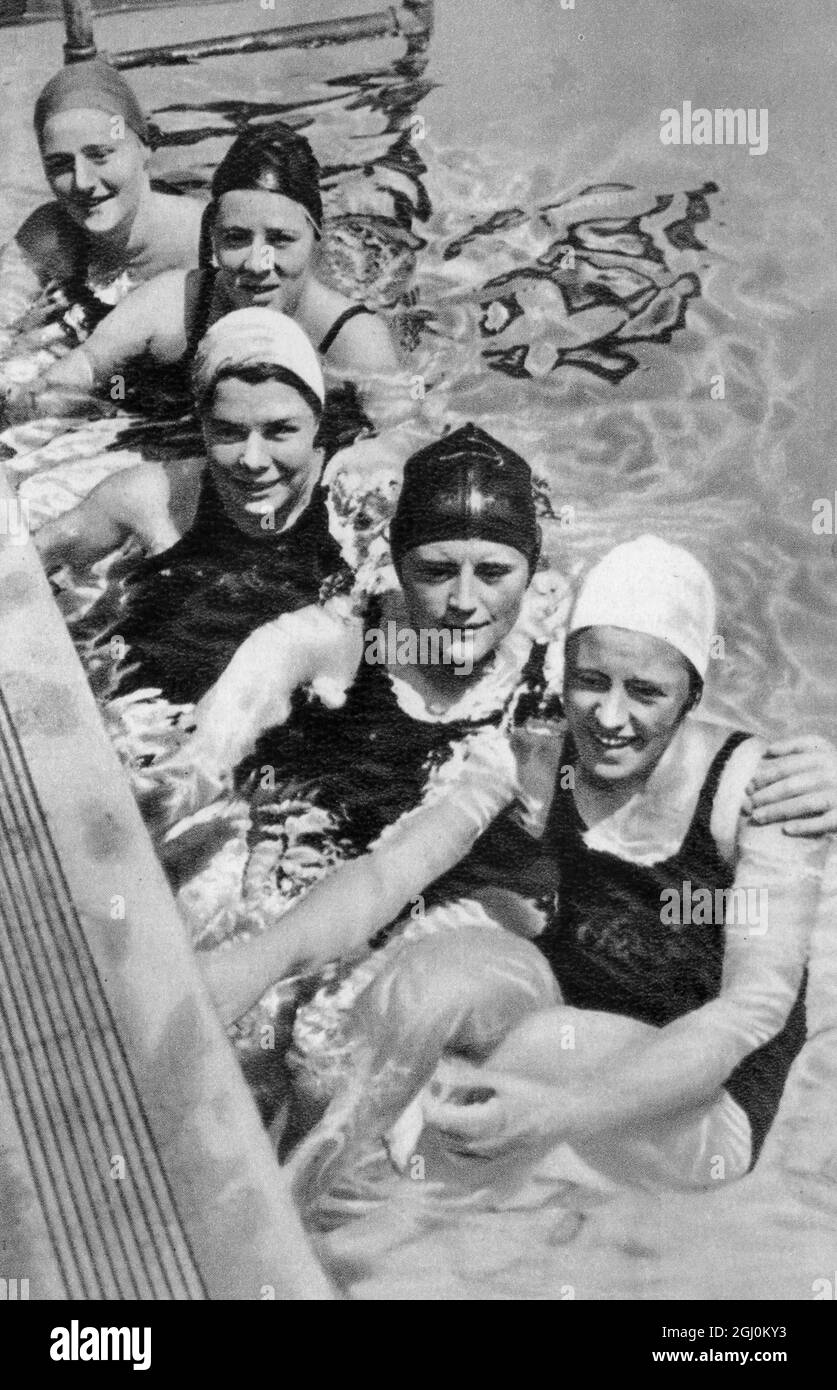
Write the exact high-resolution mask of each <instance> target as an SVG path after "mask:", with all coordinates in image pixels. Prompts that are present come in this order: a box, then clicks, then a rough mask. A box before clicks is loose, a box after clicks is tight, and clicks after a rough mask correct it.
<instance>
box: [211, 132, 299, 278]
mask: <svg viewBox="0 0 837 1390" xmlns="http://www.w3.org/2000/svg"><path fill="white" fill-rule="evenodd" d="M238 189H245V190H247V189H254V190H257V191H261V192H266V193H281V194H282V195H283V196H284V197H285V198H290V199H291V200H292V201H293V202H295V203H299V205H300V207H302V208H304V209H305V211H306V212H307V214H308V216H309V217H310V219H311V222H312V225H313V228H314V234H315V236H317V237H321V236H322V227H323V202H322V197H321V194H320V166H319V164H318V163H317V159H316V157H315V155H314V151H313V150H312V149H311V146H310V145H309V143H308V141H307V140H306V138H305V136H304V135H300V134H299V133H298V131H296V130H293V129H292V127H291V126H289V125H285V123H284V121H273V122H272V123H271V124H270V125H259V126H252V127H251V128H250V129H249V130H245V131H244V132H243V134H241V135H239V136H238V138H237V139H236V140H234V141H233V143H232V144H231V145H230V148H229V149H228V150H227V153H226V154H225V155H224V158H223V159H222V160H221V163H220V164H219V165H218V168H217V169H216V170H215V173H214V175H213V178H212V185H211V195H212V201H211V202H210V203H209V206H208V207H207V208H206V210H205V212H204V218H203V224H202V227H201V265H207V264H209V259H210V242H209V238H210V231H211V224H212V220H213V218H214V216H215V212H216V209H217V206H218V200H219V198H222V197H223V196H224V194H225V193H232V192H235V191H236V190H238Z"/></svg>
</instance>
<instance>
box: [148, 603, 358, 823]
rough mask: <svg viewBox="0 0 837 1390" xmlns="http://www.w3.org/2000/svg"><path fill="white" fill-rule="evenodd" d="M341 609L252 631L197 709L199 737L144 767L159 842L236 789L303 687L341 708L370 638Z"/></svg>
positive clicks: (312, 610)
mask: <svg viewBox="0 0 837 1390" xmlns="http://www.w3.org/2000/svg"><path fill="white" fill-rule="evenodd" d="M339 603H340V601H339V600H336V601H335V602H334V603H333V604H329V605H325V606H324V607H323V608H320V607H317V606H316V605H310V606H309V607H307V608H301V609H298V610H297V611H296V612H295V613H284V614H282V616H281V617H280V618H276V619H274V620H273V622H270V623H265V624H264V625H263V626H262V627H260V628H257V629H256V631H255V632H252V633H251V634H250V636H249V637H248V638H247V640H246V641H245V642H243V643H242V644H241V646H240V647H239V648H238V650H237V652H236V653H235V655H234V656H233V659H232V661H231V662H230V664H229V666H227V668H226V670H225V671H224V673H223V675H222V676H221V677H220V678H219V679H218V680H217V681H216V682H215V685H213V686H212V688H211V689H210V690H209V691H208V692H207V694H206V695H204V697H203V699H202V700H201V701H200V703H199V704H198V705H197V706H196V707H195V711H194V719H195V726H196V727H195V732H194V734H193V735H192V736H191V737H190V738H189V739H188V740H187V741H186V742H185V743H184V744H183V746H182V747H181V748H179V749H178V751H177V752H176V753H175V754H173V755H172V756H171V757H167V758H163V759H161V760H160V761H159V762H154V763H151V764H150V766H146V767H143V769H142V772H141V774H138V777H137V778H136V779H135V785H134V794H135V795H136V798H137V801H138V802H139V805H140V809H141V811H142V813H143V816H144V818H145V820H146V823H147V824H148V825H149V828H150V830H151V833H152V835H153V836H154V838H155V839H157V840H160V839H162V837H163V836H164V835H165V834H166V833H167V832H168V831H169V830H170V829H171V827H172V826H174V825H175V824H177V822H178V821H180V820H182V819H183V818H184V817H185V816H191V815H193V814H194V813H195V812H196V811H200V810H202V809H203V807H205V806H208V805H209V804H210V803H211V802H212V801H214V800H216V799H217V798H218V797H219V796H222V795H223V794H224V793H225V791H227V790H228V789H229V786H230V783H231V780H232V774H233V772H234V771H235V769H236V767H237V766H238V764H239V763H240V762H241V761H242V760H243V759H244V758H245V757H246V756H247V754H248V753H250V752H252V750H253V748H254V746H255V744H256V741H257V739H258V738H259V736H260V734H262V733H265V732H266V731H267V730H268V729H271V728H273V727H274V725H276V724H282V723H284V721H285V720H286V719H287V717H288V713H289V711H290V702H291V696H292V695H293V693H294V691H295V690H296V689H297V687H299V686H311V687H312V688H313V689H314V690H315V691H317V692H318V693H319V695H320V696H321V698H322V699H323V700H324V701H325V702H326V703H330V704H333V705H338V704H341V703H342V701H343V699H345V693H346V688H347V687H348V685H349V684H350V682H351V679H352V677H353V676H354V674H355V672H356V670H357V666H358V663H359V661H360V659H361V655H362V651H363V634H362V631H361V628H360V624H359V622H357V621H356V620H352V621H346V622H344V621H341V619H340V618H339V617H338V616H336V614H337V612H339Z"/></svg>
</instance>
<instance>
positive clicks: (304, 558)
mask: <svg viewBox="0 0 837 1390" xmlns="http://www.w3.org/2000/svg"><path fill="white" fill-rule="evenodd" d="M341 571H342V572H345V573H348V571H347V570H346V567H345V565H344V563H343V560H342V557H341V555H340V550H339V547H338V546H337V543H336V541H335V540H334V539H333V537H332V535H331V533H330V531H329V529H328V514H327V511H326V503H325V493H324V491H323V489H322V487H319V486H318V487H317V488H316V489H315V492H314V494H313V496H312V498H311V501H310V502H309V504H308V506H307V507H306V508H305V510H304V511H303V512H302V514H301V516H300V517H299V518H298V519H297V521H295V522H294V524H293V525H292V526H290V527H288V529H287V530H286V531H282V532H280V533H279V534H278V535H272V534H271V533H270V532H266V533H265V535H264V537H262V536H258V537H251V536H247V535H245V534H244V533H243V532H242V531H240V530H239V529H238V527H237V526H235V525H234V524H233V523H232V522H231V521H230V520H229V518H228V517H227V515H226V513H225V511H224V509H223V507H222V505H221V502H220V500H219V498H218V494H217V491H216V489H215V487H214V485H213V483H212V480H211V478H210V476H209V475H208V474H206V475H205V476H204V480H203V483H202V486H201V496H200V501H199V504H198V510H197V514H196V516H195V520H194V521H193V523H192V525H191V527H190V528H189V530H188V531H187V532H186V534H185V535H184V536H183V537H182V538H181V539H180V540H179V541H178V542H177V544H176V545H173V546H171V547H170V549H168V550H166V551H164V552H163V553H162V554H161V555H154V556H150V557H149V558H148V559H146V560H143V561H141V562H140V563H139V564H138V565H137V567H136V569H134V570H133V571H132V573H131V574H130V576H129V577H128V578H127V579H126V580H125V581H124V583H125V594H124V611H123V613H122V615H121V617H119V618H118V619H117V621H116V622H115V623H114V624H113V626H112V627H111V628H110V630H109V631H108V632H107V633H106V634H105V637H104V638H103V639H102V640H103V641H109V640H110V639H111V638H112V637H113V636H115V635H117V634H118V635H119V636H121V637H122V638H123V640H124V641H125V642H126V643H127V644H128V648H129V651H128V655H127V658H126V666H125V669H124V670H123V672H122V674H121V677H120V679H119V682H118V688H117V690H116V692H115V693H116V694H118V695H124V694H126V693H127V692H128V691H131V690H137V689H140V688H141V687H143V686H149V687H158V688H159V689H161V690H162V691H163V693H164V694H165V695H166V697H167V698H168V699H170V700H172V701H175V702H178V703H179V702H192V701H196V700H199V699H200V697H201V696H202V695H204V694H205V693H206V691H207V690H208V689H209V687H210V686H211V685H213V684H214V683H215V681H216V680H217V679H218V677H219V676H220V675H221V672H222V671H223V670H224V669H225V667H226V666H227V665H228V664H229V662H230V660H231V659H232V657H233V655H234V653H235V652H236V650H237V649H238V647H239V646H240V645H241V643H242V642H243V641H244V640H245V638H246V637H248V636H249V634H250V633H251V632H253V630H254V629H255V628H257V627H260V626H261V624H262V623H266V622H269V621H270V620H271V619H272V618H276V617H278V616H279V614H280V613H288V612H291V611H292V610H293V609H296V608H302V607H304V606H305V605H306V604H309V603H315V602H316V601H317V599H318V598H319V595H320V589H321V587H322V585H323V584H324V583H325V581H326V580H328V579H329V578H331V577H333V576H335V575H336V574H340V573H341Z"/></svg>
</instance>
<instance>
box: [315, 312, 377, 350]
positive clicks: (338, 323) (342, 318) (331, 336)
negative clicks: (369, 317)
mask: <svg viewBox="0 0 837 1390" xmlns="http://www.w3.org/2000/svg"><path fill="white" fill-rule="evenodd" d="M374 313H375V310H374V309H370V308H369V307H368V306H367V305H366V304H350V305H349V307H348V309H344V310H343V312H342V314H338V315H337V318H336V319H335V320H334V323H333V324H332V325H331V328H329V330H328V332H327V333H326V335H325V337H324V338H323V340H322V342H321V343H320V346H319V348H318V349H317V351H318V352H319V354H320V356H321V357H325V355H326V353H327V352H328V350H329V348H331V347H333V346H334V340H335V338H336V337H337V335H338V333H340V332H341V330H342V329H343V326H344V324H347V323H348V322H349V319H353V318H356V317H357V315H358V314H374Z"/></svg>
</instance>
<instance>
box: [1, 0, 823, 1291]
mask: <svg viewBox="0 0 837 1390" xmlns="http://www.w3.org/2000/svg"><path fill="white" fill-rule="evenodd" d="M314 8H316V10H317V15H319V13H320V11H321V10H322V9H325V10H326V12H327V13H330V12H334V11H335V10H338V9H340V11H341V12H342V13H351V12H352V10H353V9H355V8H363V6H362V5H361V4H357V5H354V4H352V3H346V4H343V5H342V8H341V7H340V6H339V5H338V4H336V3H335V4H334V5H329V6H322V7H319V6H318V7H311V6H310V5H309V6H307V7H305V15H304V16H303V17H305V18H312V17H315V15H314V13H313V9H314ZM213 9H214V7H213ZM233 10H234V11H235V14H234V22H233V23H231V24H229V25H228V26H226V27H229V28H231V29H242V28H246V27H248V25H249V24H250V23H253V22H257V21H256V20H254V19H253V16H252V15H251V14H250V13H249V12H248V14H247V15H244V13H243V11H242V8H241V6H235V7H229V12H232V11H233ZM214 13H215V14H216V15H221V14H222V10H221V9H218V10H215V11H214ZM227 13H228V10H227V9H226V8H225V9H223V14H224V15H226V14H227ZM292 17H299V16H296V15H294V16H292ZM263 18H264V17H263V16H262V19H263ZM120 23H121V24H122V25H123V29H122V30H121V31H120V42H124V23H125V22H124V21H120ZM150 24H151V21H150V19H149V17H148V16H144V17H143V19H142V24H141V25H140V23H139V21H137V25H136V30H135V33H134V34H133V35H132V37H131V41H132V42H133V43H139V42H142V43H145V42H148V41H149V37H148V31H149V26H150ZM223 27H225V26H224V25H223V23H221V22H220V21H219V22H216V23H215V24H214V25H213V24H210V25H207V24H206V23H204V25H203V31H204V32H206V31H207V28H209V29H210V30H211V29H212V28H214V29H216V30H217V29H219V28H223ZM140 28H141V29H142V33H140ZM44 32H46V31H44ZM50 32H52V31H50ZM184 36H186V34H185V31H184V32H181V31H179V30H178V31H175V32H167V33H166V34H165V37H168V38H174V37H184ZM161 37H163V35H162V33H161ZM833 48H834V21H833V18H832V17H831V16H830V11H829V6H828V3H827V0H822V3H820V0H807V2H806V3H804V4H798V5H795V6H788V5H786V4H780V3H777V0H761V3H758V4H756V3H755V0H754V2H753V3H743V2H742V0H739V3H736V4H733V5H731V4H729V3H728V0H706V2H705V3H704V4H702V5H700V6H687V5H685V4H680V3H676V4H675V3H670V0H666V2H665V3H664V0H640V2H639V3H637V2H636V0H633V3H631V0H577V3H576V5H575V8H574V9H573V10H571V11H568V10H563V9H561V7H560V5H559V3H558V0H514V3H513V4H509V3H508V0H467V2H466V0H439V3H438V4H437V6H436V31H435V34H434V36H433V38H432V39H431V41H430V44H429V46H428V47H427V49H426V51H423V52H421V51H419V52H416V53H415V54H414V55H413V56H412V60H411V61H409V62H406V63H405V62H404V61H403V51H404V45H403V42H401V41H394V40H393V41H390V40H386V41H382V42H381V43H379V44H375V43H369V44H364V45H354V46H352V47H348V48H337V49H327V50H320V51H318V52H309V53H293V54H279V55H276V54H267V55H259V56H250V57H247V58H241V59H235V60H233V59H217V60H212V61H207V62H203V63H200V64H197V65H194V66H190V67H188V68H174V69H166V70H154V71H151V70H142V71H140V72H138V73H136V74H134V75H133V78H134V80H135V83H136V86H137V88H138V90H139V92H140V94H141V95H142V97H143V99H144V100H145V101H146V103H147V105H148V106H149V107H150V108H151V109H153V111H154V121H155V125H156V127H157V131H158V138H157V154H156V160H157V170H158V172H159V173H160V174H161V175H162V176H163V177H164V178H166V179H167V180H168V181H170V182H174V183H176V184H177V185H179V186H180V187H183V188H190V189H191V188H203V187H204V186H205V184H206V181H207V177H208V175H209V173H210V172H211V169H212V168H213V167H214V165H215V164H216V163H217V161H218V159H219V157H220V155H221V154H222V153H223V151H224V149H225V148H226V145H227V143H228V142H229V140H230V138H231V137H232V136H233V135H234V134H235V132H236V131H237V130H238V129H240V128H241V127H242V126H243V125H244V124H245V123H246V122H248V121H250V120H253V119H262V118H267V117H270V116H274V115H280V116H282V117H283V118H284V119H288V120H290V121H292V122H293V123H294V124H296V125H298V126H300V127H301V128H303V129H304V130H305V132H306V134H307V135H308V136H309V138H310V139H311V141H312V143H313V145H314V147H315V150H316V152H317V154H318V156H319V157H320V159H321V162H322V164H323V166H324V168H325V170H326V173H327V184H328V207H329V211H330V213H331V217H332V223H331V234H330V238H329V248H330V258H331V263H332V271H333V274H334V276H335V278H336V280H337V281H338V283H341V284H342V285H344V286H345V287H346V288H348V289H350V290H351V291H352V292H353V293H362V294H365V295H366V296H367V297H368V298H370V299H372V300H376V301H377V302H379V303H381V304H382V305H384V306H386V307H387V308H388V310H389V311H391V312H392V314H393V316H394V318H395V319H397V321H398V324H399V331H400V333H401V336H402V339H403V341H404V343H405V345H406V346H407V347H408V348H409V350H410V351H411V352H412V353H413V360H414V362H415V370H416V372H421V373H422V374H423V375H424V376H425V377H426V379H427V382H428V385H429V386H430V388H431V389H430V393H429V396H428V403H429V408H430V409H431V411H434V410H435V411H436V413H437V415H438V417H439V418H440V419H441V418H442V416H443V415H446V416H448V417H449V418H450V419H451V421H452V422H453V423H458V422H460V421H462V420H464V419H468V418H475V419H478V420H479V421H480V422H481V423H482V424H483V425H485V426H486V427H487V428H489V429H492V430H495V431H496V432H497V433H498V434H499V435H500V436H501V437H503V438H504V439H506V440H507V441H508V442H509V443H511V444H513V445H515V446H516V447H518V448H519V449H520V450H521V451H522V452H523V453H524V454H526V455H527V457H529V458H530V460H531V461H532V463H533V465H534V466H535V468H536V470H537V472H538V473H539V474H540V475H541V477H542V478H543V479H544V480H545V483H546V491H547V492H548V495H549V500H550V504H551V510H552V511H553V512H554V513H555V518H554V519H550V518H549V516H548V515H547V516H545V520H544V525H545V530H546V533H547V549H548V553H549V554H550V556H551V557H552V558H553V559H555V560H557V561H558V562H559V563H561V564H562V565H565V566H567V567H570V568H571V567H575V566H576V565H577V564H578V563H579V562H580V561H581V560H582V559H583V558H585V557H587V556H588V555H592V554H594V553H598V552H601V551H602V550H604V549H605V548H607V546H609V545H610V544H612V543H613V542H614V541H616V540H618V539H622V538H625V537H627V536H629V535H632V534H637V533H639V532H640V531H641V530H652V531H657V532H660V533H661V534H664V535H666V536H667V537H669V538H671V539H675V540H680V541H682V542H684V543H685V544H687V545H689V546H690V547H691V548H692V549H693V550H694V551H695V552H696V553H697V554H698V555H699V556H700V557H701V558H702V559H703V560H704V561H705V563H706V564H707V565H708V567H709V568H710V570H711V572H712V574H713V575H714V577H715V579H716V581H717V584H718V588H719V592H720V595H721V604H722V609H721V623H720V629H721V632H722V634H723V636H724V639H725V655H724V657H723V659H719V660H718V661H716V662H715V663H714V667H713V672H712V676H711V681H710V706H711V708H712V709H713V711H714V712H715V713H718V714H721V715H723V716H724V717H727V718H729V719H730V720H731V721H733V722H736V723H743V724H745V725H747V726H749V727H754V728H757V729H760V730H762V731H765V732H780V731H782V730H788V731H789V732H793V731H797V730H800V729H821V730H823V731H826V732H830V733H832V734H833V733H834V731H835V727H837V719H835V712H837V680H835V677H837V660H835V625H834V619H835V590H837V542H835V539H834V536H833V535H815V534H814V532H813V529H812V518H813V508H814V503H815V502H816V500H817V499H821V498H829V497H830V499H831V502H832V504H834V505H835V508H837V496H835V488H836V487H837V468H835V466H834V425H833V420H834V412H833V406H832V384H831V380H830V376H831V373H830V366H831V362H830V358H831V346H832V343H833V341H834V323H835V269H834V261H833V255H832V254H831V250H832V243H833V223H834V216H835V207H834V194H833V191H832V190H833V187H834V182H835V181H834V172H835V171H834V169H833V167H832V165H833V160H832V157H831V151H830V148H829V140H830V137H829V135H828V131H829V124H830V105H831V100H832V94H831V89H830V82H829V77H828V73H829V68H830V66H831V64H830V61H829V54H830V53H831V51H832V50H833ZM44 75H46V74H44ZM8 81H9V70H8V69H7V70H6V77H5V82H6V85H8ZM685 100H689V101H691V102H692V103H693V104H694V105H695V106H698V105H703V106H708V107H714V106H742V107H753V108H758V109H762V108H765V109H767V111H768V113H769V148H768V150H767V153H766V154H764V155H763V156H760V157H759V156H755V157H754V156H751V155H749V154H748V152H747V149H746V148H742V147H712V146H710V147H695V146H692V147H685V146H684V147H677V146H673V147H663V146H662V145H661V143H660V141H659V127H660V122H659V116H660V112H661V110H662V109H663V108H665V107H680V105H681V103H682V102H683V101H685ZM419 118H420V119H419ZM10 182H11V194H10V205H9V206H10V207H12V208H13V209H17V208H21V209H22V208H23V207H24V206H25V205H27V204H28V205H31V201H32V199H33V197H34V196H35V192H36V188H37V183H36V180H35V178H34V175H33V173H32V170H31V169H28V170H26V171H25V174H24V172H23V171H22V170H16V171H15V173H14V175H13V177H12V179H11V181H10ZM4 216H5V217H7V218H8V216H9V212H8V209H7V212H6V214H4ZM6 230H8V228H7V229H6ZM721 381H722V387H723V398H718V399H716V398H714V397H719V396H720V394H721V392H720V390H719V382H721ZM562 508H564V509H567V508H570V509H571V510H570V511H566V510H565V511H564V513H563V515H564V518H565V521H566V519H567V517H569V518H570V519H571V521H572V524H571V525H569V526H568V525H562V524H561V521H560V520H559V518H560V516H561V514H562V512H561V509H562ZM546 510H547V512H548V511H549V506H547V508H546ZM533 1219H534V1218H533ZM497 1229H498V1228H497V1227H496V1226H495V1228H494V1234H493V1236H492V1238H491V1241H490V1242H489V1245H490V1246H491V1249H492V1250H493V1252H494V1255H493V1258H495V1259H498V1260H501V1259H502V1258H503V1255H502V1248H501V1247H502V1240H501V1241H500V1243H499V1244H497V1242H496V1235H497ZM502 1229H503V1230H505V1227H503V1228H502ZM451 1232H452V1233H451V1234H450V1240H451V1241H454V1243H455V1239H456V1232H455V1230H454V1228H453V1227H452V1228H451ZM514 1241H515V1242H518V1241H519V1226H517V1227H516V1228H515V1233H514ZM338 1245H339V1242H338ZM515 1248H516V1249H517V1248H519V1247H518V1246H515ZM468 1250H469V1259H472V1258H473V1251H474V1246H473V1244H470V1245H469V1246H468ZM486 1250H488V1247H486ZM355 1253H356V1251H354V1252H352V1254H353V1255H354V1254H355ZM338 1254H339V1249H338ZM510 1258H511V1257H510ZM415 1259H416V1251H415V1247H414V1248H413V1249H412V1251H411V1255H410V1264H409V1272H405V1274H404V1279H405V1280H406V1281H407V1282H409V1280H414V1279H415V1277H417V1275H416V1264H415ZM428 1259H429V1260H430V1262H431V1264H432V1261H433V1259H435V1255H434V1254H433V1252H432V1251H431V1254H430V1255H429V1256H428ZM509 1267H511V1266H509ZM536 1276H537V1271H534V1272H533V1270H532V1269H529V1271H528V1274H527V1276H526V1277H527V1278H529V1279H530V1280H535V1282H536ZM510 1277H511V1276H510ZM514 1277H515V1278H517V1276H516V1275H515V1276H514ZM520 1277H521V1278H523V1276H522V1275H521V1276H520ZM512 1282H514V1280H512ZM517 1287H518V1288H522V1287H523V1285H522V1284H521V1283H520V1282H519V1281H518V1284H517ZM663 1292H665V1290H663ZM452 1296H458V1295H457V1294H456V1291H455V1290H454V1291H453V1293H452ZM501 1296H502V1295H501ZM532 1296H534V1294H532Z"/></svg>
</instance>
